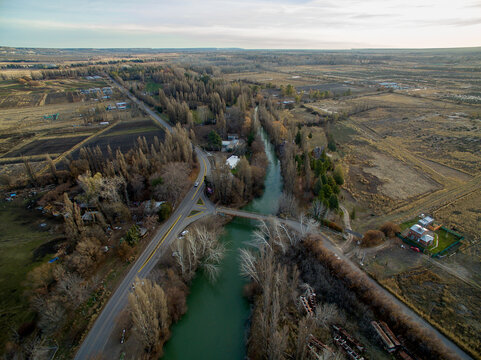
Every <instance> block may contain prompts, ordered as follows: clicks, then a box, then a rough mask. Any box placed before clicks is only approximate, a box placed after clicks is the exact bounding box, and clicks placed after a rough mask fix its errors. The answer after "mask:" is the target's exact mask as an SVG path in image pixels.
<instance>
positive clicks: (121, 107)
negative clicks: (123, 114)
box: [115, 102, 127, 110]
mask: <svg viewBox="0 0 481 360" xmlns="http://www.w3.org/2000/svg"><path fill="white" fill-rule="evenodd" d="M115 105H116V106H117V109H119V110H125V109H127V103H126V102H118V103H117V104H115Z"/></svg>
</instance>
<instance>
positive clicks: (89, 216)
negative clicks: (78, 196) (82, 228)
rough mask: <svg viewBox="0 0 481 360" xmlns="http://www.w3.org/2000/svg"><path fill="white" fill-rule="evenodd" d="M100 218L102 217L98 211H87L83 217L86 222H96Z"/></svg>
mask: <svg viewBox="0 0 481 360" xmlns="http://www.w3.org/2000/svg"><path fill="white" fill-rule="evenodd" d="M100 216H102V215H101V214H100V212H98V211H86V212H85V213H84V214H83V215H82V220H83V221H85V222H95V220H97V219H98V218H99V217H100Z"/></svg>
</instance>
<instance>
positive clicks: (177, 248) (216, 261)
mask: <svg viewBox="0 0 481 360" xmlns="http://www.w3.org/2000/svg"><path fill="white" fill-rule="evenodd" d="M219 235H220V228H219V227H218V226H215V225H212V224H210V225H209V228H208V227H207V226H206V225H196V226H194V227H193V228H192V229H190V232H189V233H188V234H186V236H185V238H184V239H178V240H177V241H176V242H175V243H174V246H173V256H174V257H175V259H176V260H177V264H178V265H179V268H180V271H181V273H182V276H183V278H184V280H185V281H187V282H188V281H190V280H191V279H192V278H193V277H194V275H195V272H196V270H197V268H198V267H199V266H200V267H201V268H202V270H204V273H205V274H206V275H207V277H208V279H209V280H210V281H211V282H215V281H216V280H217V278H218V276H219V274H220V273H219V271H220V267H219V265H220V262H221V261H222V259H223V258H224V255H225V247H224V246H223V245H222V243H220V242H219Z"/></svg>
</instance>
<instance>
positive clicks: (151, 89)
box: [145, 81, 162, 94]
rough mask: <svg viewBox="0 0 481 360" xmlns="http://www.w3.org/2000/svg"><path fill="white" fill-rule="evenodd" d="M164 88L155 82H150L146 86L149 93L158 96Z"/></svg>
mask: <svg viewBox="0 0 481 360" xmlns="http://www.w3.org/2000/svg"><path fill="white" fill-rule="evenodd" d="M160 88H162V85H161V84H157V83H155V82H153V81H151V82H148V83H147V84H146V85H145V90H146V91H147V92H150V93H152V94H157V92H158V91H159V89H160Z"/></svg>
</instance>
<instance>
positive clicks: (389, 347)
mask: <svg viewBox="0 0 481 360" xmlns="http://www.w3.org/2000/svg"><path fill="white" fill-rule="evenodd" d="M371 325H372V327H373V328H374V330H376V332H377V334H378V335H379V337H380V338H381V340H382V342H383V343H384V347H385V348H386V350H387V351H388V352H390V353H392V352H394V351H396V345H394V343H393V342H392V340H391V339H390V338H389V336H387V334H386V333H385V332H384V330H383V329H382V328H381V326H380V325H379V323H378V322H377V321H371Z"/></svg>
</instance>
